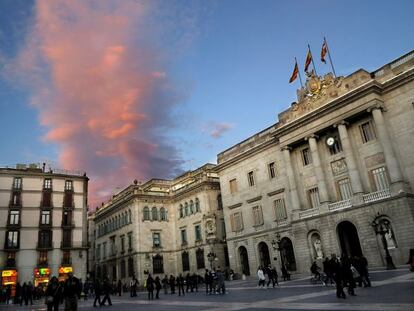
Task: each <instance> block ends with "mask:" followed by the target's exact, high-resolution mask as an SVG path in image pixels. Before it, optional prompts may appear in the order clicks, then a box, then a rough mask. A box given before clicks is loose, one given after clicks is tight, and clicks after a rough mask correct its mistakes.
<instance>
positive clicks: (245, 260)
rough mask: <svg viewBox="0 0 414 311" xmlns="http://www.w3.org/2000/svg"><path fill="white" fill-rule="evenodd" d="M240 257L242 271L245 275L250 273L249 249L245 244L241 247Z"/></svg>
mask: <svg viewBox="0 0 414 311" xmlns="http://www.w3.org/2000/svg"><path fill="white" fill-rule="evenodd" d="M239 257H240V265H241V268H242V273H243V274H244V275H250V267H249V256H248V255H247V249H246V248H245V247H244V246H240V247H239Z"/></svg>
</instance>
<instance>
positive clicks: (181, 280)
mask: <svg viewBox="0 0 414 311" xmlns="http://www.w3.org/2000/svg"><path fill="white" fill-rule="evenodd" d="M177 285H178V296H181V293H183V296H185V293H184V277H183V275H182V274H181V273H180V275H179V276H178V277H177Z"/></svg>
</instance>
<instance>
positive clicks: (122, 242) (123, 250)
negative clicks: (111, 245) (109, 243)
mask: <svg viewBox="0 0 414 311" xmlns="http://www.w3.org/2000/svg"><path fill="white" fill-rule="evenodd" d="M121 252H122V253H123V252H125V236H124V235H121Z"/></svg>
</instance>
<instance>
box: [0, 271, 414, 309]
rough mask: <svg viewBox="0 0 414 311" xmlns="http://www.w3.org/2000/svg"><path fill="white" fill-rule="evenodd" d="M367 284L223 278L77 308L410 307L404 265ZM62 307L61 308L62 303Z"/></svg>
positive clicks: (410, 282)
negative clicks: (339, 291)
mask: <svg viewBox="0 0 414 311" xmlns="http://www.w3.org/2000/svg"><path fill="white" fill-rule="evenodd" d="M371 279H372V281H373V282H372V284H373V287H372V288H357V290H356V294H357V296H356V297H350V296H347V298H346V299H345V300H343V299H340V300H339V299H338V298H336V296H335V288H334V287H329V286H328V287H324V286H322V285H312V284H310V282H309V278H308V277H303V278H299V277H298V278H296V279H294V280H292V281H289V282H281V283H280V287H279V288H275V289H273V288H270V289H259V288H257V286H256V282H255V279H253V278H251V279H248V280H245V281H241V280H237V281H233V282H227V283H226V285H227V294H226V295H209V296H206V295H205V293H204V291H203V289H201V290H200V291H199V292H198V293H188V294H186V295H185V296H184V297H178V296H177V295H164V294H162V295H161V299H159V300H153V301H148V300H147V299H146V298H147V296H146V293H143V292H142V293H139V295H138V297H137V298H130V297H129V296H128V295H124V296H122V297H118V296H112V303H113V306H105V307H100V308H93V307H92V302H93V301H92V300H91V299H89V300H87V301H81V302H80V304H79V309H80V310H97V309H101V310H107V311H110V310H116V311H121V310H140V309H141V310H146V311H152V310H154V311H177V310H188V311H193V310H217V311H230V310H252V311H256V310H270V309H277V310H285V311H293V310H354V311H357V310H375V311H379V310H384V311H388V310H389V311H399V310H404V311H412V310H414V295H413V293H414V273H412V272H409V271H408V269H407V268H405V267H404V268H399V269H397V270H393V271H383V270H374V271H371ZM0 309H1V310H19V309H21V310H46V308H45V306H44V305H41V304H38V305H35V306H32V307H14V306H12V305H10V306H4V305H2V306H0ZM61 309H62V310H63V308H61Z"/></svg>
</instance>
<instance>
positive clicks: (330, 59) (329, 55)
mask: <svg viewBox="0 0 414 311" xmlns="http://www.w3.org/2000/svg"><path fill="white" fill-rule="evenodd" d="M323 40H324V41H325V44H326V50H327V51H328V57H329V62H330V63H331V67H332V72H333V74H334V77H335V78H336V73H335V68H334V66H333V63H332V58H331V52H330V51H329V46H328V42H327V41H326V38H325V37H323Z"/></svg>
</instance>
